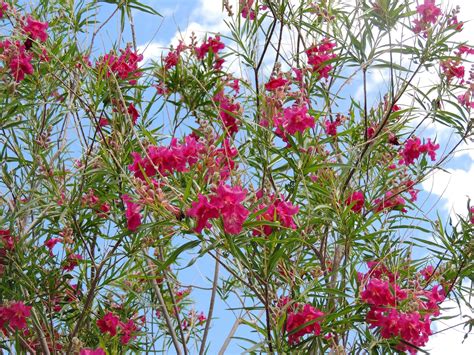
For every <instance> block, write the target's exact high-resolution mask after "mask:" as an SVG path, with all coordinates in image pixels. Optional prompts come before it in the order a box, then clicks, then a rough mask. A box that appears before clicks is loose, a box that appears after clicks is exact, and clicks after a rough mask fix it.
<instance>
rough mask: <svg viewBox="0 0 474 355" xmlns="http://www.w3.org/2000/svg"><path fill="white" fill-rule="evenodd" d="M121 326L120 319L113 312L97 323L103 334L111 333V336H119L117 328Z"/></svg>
mask: <svg viewBox="0 0 474 355" xmlns="http://www.w3.org/2000/svg"><path fill="white" fill-rule="evenodd" d="M119 325H120V318H119V317H117V316H116V315H115V314H113V313H112V312H108V313H107V314H105V315H104V316H103V317H102V318H101V319H99V320H98V321H97V326H98V327H99V330H100V331H101V333H102V334H105V333H109V334H110V335H111V336H115V335H116V334H117V328H118V327H119Z"/></svg>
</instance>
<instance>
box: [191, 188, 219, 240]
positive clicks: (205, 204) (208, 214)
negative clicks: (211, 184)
mask: <svg viewBox="0 0 474 355" xmlns="http://www.w3.org/2000/svg"><path fill="white" fill-rule="evenodd" d="M187 215H188V216H189V217H194V218H196V220H197V225H196V228H195V229H194V230H195V231H196V232H197V233H201V232H202V230H203V229H204V228H210V227H211V224H210V223H209V219H211V218H218V217H219V210H218V209H217V208H216V207H215V206H213V205H211V204H210V203H209V200H208V198H207V197H206V196H204V195H201V194H199V195H198V200H197V201H195V202H193V203H192V204H191V208H190V209H189V210H188V212H187Z"/></svg>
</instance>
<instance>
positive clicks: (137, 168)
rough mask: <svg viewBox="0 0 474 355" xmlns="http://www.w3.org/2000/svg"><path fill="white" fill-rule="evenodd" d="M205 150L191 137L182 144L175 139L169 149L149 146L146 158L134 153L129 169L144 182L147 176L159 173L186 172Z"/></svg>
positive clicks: (186, 138)
mask: <svg viewBox="0 0 474 355" xmlns="http://www.w3.org/2000/svg"><path fill="white" fill-rule="evenodd" d="M204 150H205V147H204V145H203V144H201V143H199V142H198V140H197V139H196V138H195V137H193V136H191V135H189V136H187V137H185V139H184V143H182V144H180V143H178V141H177V139H173V140H172V141H171V144H170V146H169V147H164V146H149V147H148V149H147V156H146V157H144V158H142V157H141V156H140V154H139V153H136V152H132V153H131V155H132V157H133V163H132V164H130V165H129V166H128V168H129V170H130V171H132V172H134V175H135V177H137V178H139V179H142V180H145V175H146V176H147V177H152V176H154V175H156V174H157V173H158V172H159V173H160V174H162V175H167V174H168V173H173V172H175V171H177V172H185V171H188V169H189V167H191V166H193V165H194V164H196V163H197V162H198V160H199V155H200V154H201V153H203V152H204Z"/></svg>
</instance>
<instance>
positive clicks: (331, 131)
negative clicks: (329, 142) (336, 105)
mask: <svg viewBox="0 0 474 355" xmlns="http://www.w3.org/2000/svg"><path fill="white" fill-rule="evenodd" d="M341 124H342V117H341V115H337V116H336V119H335V120H333V121H332V120H329V119H327V120H325V121H324V132H326V134H327V135H328V136H331V137H335V136H336V135H337V127H339V126H340V125H341Z"/></svg>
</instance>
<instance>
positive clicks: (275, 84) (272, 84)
mask: <svg viewBox="0 0 474 355" xmlns="http://www.w3.org/2000/svg"><path fill="white" fill-rule="evenodd" d="M287 83H288V80H286V79H284V78H282V77H278V78H274V79H271V80H269V81H268V83H266V84H265V89H267V90H268V91H275V90H277V89H278V88H281V87H282V86H285V85H286V84H287Z"/></svg>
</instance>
